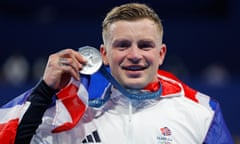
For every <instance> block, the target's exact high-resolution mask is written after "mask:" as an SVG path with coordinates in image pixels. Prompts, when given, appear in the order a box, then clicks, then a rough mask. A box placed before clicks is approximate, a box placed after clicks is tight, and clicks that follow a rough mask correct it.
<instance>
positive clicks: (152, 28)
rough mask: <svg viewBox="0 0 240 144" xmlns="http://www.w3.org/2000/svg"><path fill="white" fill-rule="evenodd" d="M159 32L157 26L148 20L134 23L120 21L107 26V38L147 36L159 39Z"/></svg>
mask: <svg viewBox="0 0 240 144" xmlns="http://www.w3.org/2000/svg"><path fill="white" fill-rule="evenodd" d="M161 35H162V34H161V30H160V29H159V28H158V25H157V24H156V23H155V22H154V21H152V20H149V19H140V20H136V21H126V20H120V21H117V22H114V23H112V24H111V25H109V28H108V36H109V38H113V37H115V38H116V37H121V36H135V37H136V36H141V37H142V36H146V37H147V36H148V37H157V38H160V39H161Z"/></svg>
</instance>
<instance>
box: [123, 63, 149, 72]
mask: <svg viewBox="0 0 240 144" xmlns="http://www.w3.org/2000/svg"><path fill="white" fill-rule="evenodd" d="M148 66H149V65H147V64H146V65H129V66H122V69H124V70H127V71H142V70H145V69H147V68H148Z"/></svg>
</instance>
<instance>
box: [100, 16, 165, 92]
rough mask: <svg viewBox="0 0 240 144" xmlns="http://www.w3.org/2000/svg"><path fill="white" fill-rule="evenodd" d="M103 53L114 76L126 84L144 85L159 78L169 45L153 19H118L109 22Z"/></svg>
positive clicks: (132, 87) (131, 87)
mask: <svg viewBox="0 0 240 144" xmlns="http://www.w3.org/2000/svg"><path fill="white" fill-rule="evenodd" d="M101 53H102V56H103V61H104V63H105V64H108V65H109V66H110V69H111V73H112V75H113V77H114V78H115V79H116V80H117V81H118V82H119V83H120V84H121V85H122V86H123V87H125V88H130V89H142V88H144V87H145V86H146V85H147V84H149V83H150V82H152V81H155V80H157V70H158V68H159V66H160V65H161V64H162V62H163V59H164V56H165V53H166V46H165V45H164V44H162V37H161V34H160V32H159V30H158V29H157V25H156V24H155V23H154V22H153V21H151V20H149V19H141V20H137V21H117V22H115V23H113V24H111V25H110V26H109V30H108V36H107V37H106V39H105V44H104V45H102V46H101Z"/></svg>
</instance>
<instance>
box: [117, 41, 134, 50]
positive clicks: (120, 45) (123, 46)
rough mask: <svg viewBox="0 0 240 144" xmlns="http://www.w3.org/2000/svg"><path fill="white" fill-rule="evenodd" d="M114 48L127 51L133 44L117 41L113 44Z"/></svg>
mask: <svg viewBox="0 0 240 144" xmlns="http://www.w3.org/2000/svg"><path fill="white" fill-rule="evenodd" d="M113 46H114V47H116V48H117V49H119V50H125V49H127V48H129V47H131V42H130V41H128V40H120V41H115V42H114V43H113Z"/></svg>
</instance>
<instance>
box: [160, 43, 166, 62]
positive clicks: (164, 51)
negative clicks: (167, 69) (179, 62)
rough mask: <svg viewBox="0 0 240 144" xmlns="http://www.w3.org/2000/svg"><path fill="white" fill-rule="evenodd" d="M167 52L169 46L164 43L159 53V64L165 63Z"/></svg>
mask: <svg viewBox="0 0 240 144" xmlns="http://www.w3.org/2000/svg"><path fill="white" fill-rule="evenodd" d="M166 53H167V46H166V45H165V44H162V45H161V50H160V53H159V66H160V65H162V64H163V61H164V58H165V55H166Z"/></svg>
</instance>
